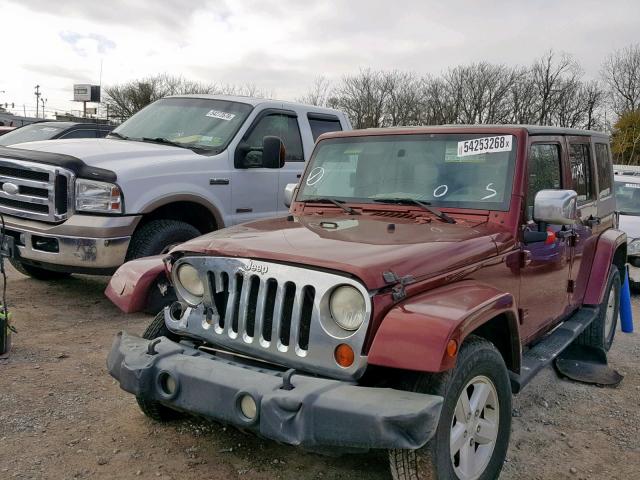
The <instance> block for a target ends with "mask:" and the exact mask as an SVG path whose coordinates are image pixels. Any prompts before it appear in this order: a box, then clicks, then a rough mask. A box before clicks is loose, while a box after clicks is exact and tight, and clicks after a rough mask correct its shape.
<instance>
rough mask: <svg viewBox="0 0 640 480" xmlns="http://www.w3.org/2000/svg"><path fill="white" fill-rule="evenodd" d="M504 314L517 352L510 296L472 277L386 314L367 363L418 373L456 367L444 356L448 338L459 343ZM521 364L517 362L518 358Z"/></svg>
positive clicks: (516, 333)
mask: <svg viewBox="0 0 640 480" xmlns="http://www.w3.org/2000/svg"><path fill="white" fill-rule="evenodd" d="M503 313H506V314H507V315H508V317H509V318H510V319H511V321H510V322H509V325H505V328H509V329H510V330H513V329H514V328H515V332H514V331H511V332H510V334H511V338H512V342H516V343H515V344H513V345H512V350H513V349H515V350H516V352H517V354H518V355H519V350H520V347H519V334H518V326H517V325H518V324H517V313H516V311H515V305H514V302H513V297H512V296H511V295H510V294H507V293H505V292H501V291H499V290H497V289H495V288H494V287H491V286H490V285H486V284H481V283H477V282H475V281H473V280H466V281H461V282H457V283H454V284H451V285H446V286H444V287H441V288H437V289H435V290H432V291H429V292H425V293H423V294H421V295H417V296H415V297H413V298H410V299H409V300H407V301H406V302H404V303H402V304H400V305H398V306H396V307H394V308H393V309H391V311H390V312H389V313H388V314H387V315H386V316H385V318H384V320H383V321H382V325H381V326H380V329H379V330H378V331H377V332H376V336H375V338H374V340H373V344H372V346H371V350H370V351H369V358H368V362H369V364H372V365H380V366H385V367H392V368H400V369H405V370H414V371H422V372H441V371H444V370H448V369H450V368H452V367H453V366H454V365H455V358H452V357H448V356H447V355H446V348H447V343H448V342H449V340H450V339H453V340H456V341H457V342H458V343H459V344H460V343H462V341H463V340H464V339H465V337H466V336H467V335H469V333H471V332H472V331H473V330H475V329H476V328H477V327H479V326H480V325H482V324H483V323H485V322H487V321H488V320H490V319H492V318H494V317H496V316H497V315H500V314H503ZM517 368H519V360H518V361H517Z"/></svg>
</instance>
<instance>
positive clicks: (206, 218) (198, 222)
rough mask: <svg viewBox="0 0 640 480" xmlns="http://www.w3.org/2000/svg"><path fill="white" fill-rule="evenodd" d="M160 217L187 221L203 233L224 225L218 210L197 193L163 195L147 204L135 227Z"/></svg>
mask: <svg viewBox="0 0 640 480" xmlns="http://www.w3.org/2000/svg"><path fill="white" fill-rule="evenodd" d="M161 219H164V220H180V221H183V222H187V223H188V224H189V225H192V226H193V227H195V228H197V229H198V230H199V231H200V233H203V234H204V233H208V232H212V231H214V230H218V229H220V228H224V226H225V225H224V219H223V217H222V214H221V213H220V210H219V209H218V208H217V207H215V206H214V205H212V204H211V203H210V202H208V201H207V200H206V199H204V198H201V197H199V196H197V195H178V196H173V197H165V198H162V199H160V200H158V201H156V202H153V203H151V204H149V205H147V206H146V207H145V208H144V209H143V216H142V220H140V223H139V224H138V227H137V228H140V227H141V226H142V225H144V224H146V223H148V222H150V221H152V220H161Z"/></svg>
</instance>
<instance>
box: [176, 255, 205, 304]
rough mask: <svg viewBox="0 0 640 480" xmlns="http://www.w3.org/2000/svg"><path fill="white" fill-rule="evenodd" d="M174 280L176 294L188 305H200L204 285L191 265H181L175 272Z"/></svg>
mask: <svg viewBox="0 0 640 480" xmlns="http://www.w3.org/2000/svg"><path fill="white" fill-rule="evenodd" d="M174 279H175V283H176V287H177V289H178V293H179V294H180V296H181V297H183V298H184V300H185V301H186V302H187V303H188V304H189V305H191V306H193V307H195V306H196V305H200V303H202V296H203V295H204V283H203V282H202V280H201V279H200V275H199V274H198V270H196V269H195V267H193V265H190V264H188V263H181V264H180V265H179V266H178V268H177V270H176V273H175V277H174Z"/></svg>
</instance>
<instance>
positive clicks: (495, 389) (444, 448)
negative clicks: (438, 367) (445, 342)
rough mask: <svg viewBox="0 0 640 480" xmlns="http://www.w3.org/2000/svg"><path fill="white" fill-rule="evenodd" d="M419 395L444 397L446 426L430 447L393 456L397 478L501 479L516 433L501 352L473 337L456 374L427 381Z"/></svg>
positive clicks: (442, 418) (465, 346) (419, 382)
mask: <svg viewBox="0 0 640 480" xmlns="http://www.w3.org/2000/svg"><path fill="white" fill-rule="evenodd" d="M413 390H414V391H419V392H424V393H431V394H434V395H440V396H442V397H443V398H444V402H443V405H442V411H441V414H440V421H439V423H438V427H437V429H436V433H435V435H434V437H433V438H432V439H431V440H430V441H429V442H428V443H427V444H426V445H425V446H424V447H422V448H420V449H418V450H391V451H390V452H389V461H390V467H391V474H392V476H393V478H394V479H395V480H427V479H436V478H437V479H444V480H490V479H494V478H497V477H498V475H499V474H500V471H501V469H502V464H503V462H504V459H505V457H506V454H507V448H508V446H509V436H510V430H511V386H510V384H509V376H508V374H507V368H506V366H505V364H504V360H503V359H502V356H501V355H500V353H499V352H498V351H497V349H496V348H495V347H494V346H493V345H492V344H491V343H490V342H488V341H486V340H484V339H482V338H479V337H475V336H473V335H472V336H470V337H469V338H468V339H467V340H466V341H465V342H464V344H463V345H462V347H461V349H460V353H459V356H458V361H457V364H456V367H455V368H454V369H453V370H452V371H450V372H445V373H443V374H438V375H431V376H421V377H419V378H418V380H417V381H416V382H415V384H414V385H413Z"/></svg>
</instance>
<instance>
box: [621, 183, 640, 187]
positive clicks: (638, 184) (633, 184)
mask: <svg viewBox="0 0 640 480" xmlns="http://www.w3.org/2000/svg"><path fill="white" fill-rule="evenodd" d="M624 186H625V187H626V188H640V183H625V184H624Z"/></svg>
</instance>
